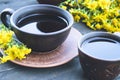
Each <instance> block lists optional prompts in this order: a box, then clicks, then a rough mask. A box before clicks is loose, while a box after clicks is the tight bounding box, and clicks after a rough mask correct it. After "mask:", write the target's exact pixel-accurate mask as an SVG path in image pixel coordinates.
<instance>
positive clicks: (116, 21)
mask: <svg viewBox="0 0 120 80" xmlns="http://www.w3.org/2000/svg"><path fill="white" fill-rule="evenodd" d="M118 23H119V22H118V20H117V19H116V18H114V19H112V24H113V25H114V26H117V24H118Z"/></svg>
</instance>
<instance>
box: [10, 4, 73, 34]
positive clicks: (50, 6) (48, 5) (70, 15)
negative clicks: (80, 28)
mask: <svg viewBox="0 0 120 80" xmlns="http://www.w3.org/2000/svg"><path fill="white" fill-rule="evenodd" d="M41 6H42V7H47V8H55V9H59V10H61V11H64V12H65V13H66V14H68V15H69V18H70V19H71V21H70V23H69V24H68V25H67V27H65V28H63V29H61V30H59V31H55V32H50V33H43V34H35V33H28V32H26V31H23V30H21V29H19V28H18V27H17V25H16V24H15V23H14V22H13V20H14V16H15V15H16V14H17V13H19V12H20V11H22V10H25V9H27V8H31V7H41ZM10 22H11V25H12V27H14V28H15V29H17V30H19V31H21V32H24V33H27V34H32V35H43V36H45V35H46V36H48V35H56V34H59V33H62V32H64V31H67V30H68V29H70V28H71V27H72V25H73V23H74V19H73V16H72V14H70V13H69V12H68V11H66V10H64V9H62V8H59V7H57V6H54V5H50V4H34V5H28V6H24V7H21V8H19V9H17V10H16V11H15V12H14V13H13V14H12V15H11V18H10Z"/></svg>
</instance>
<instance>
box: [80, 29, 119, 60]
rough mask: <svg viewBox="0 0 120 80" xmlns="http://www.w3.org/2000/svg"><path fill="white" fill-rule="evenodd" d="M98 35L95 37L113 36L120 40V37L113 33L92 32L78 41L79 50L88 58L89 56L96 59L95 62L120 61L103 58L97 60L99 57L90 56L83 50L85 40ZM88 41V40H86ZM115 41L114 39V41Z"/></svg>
mask: <svg viewBox="0 0 120 80" xmlns="http://www.w3.org/2000/svg"><path fill="white" fill-rule="evenodd" d="M94 34H96V35H95V36H94V37H97V36H98V35H103V36H106V35H107V36H112V37H116V38H119V39H120V37H119V36H118V35H115V34H112V33H109V32H103V31H94V32H90V33H87V34H85V35H83V36H82V37H81V38H80V40H79V41H78V49H79V50H80V51H81V52H82V53H83V54H84V55H86V56H88V57H89V58H91V59H95V60H99V61H105V62H115V61H120V58H119V59H111V60H110V59H101V58H97V57H94V56H92V55H89V54H87V52H86V51H85V50H83V49H82V47H81V45H82V43H83V42H84V38H87V39H89V38H92V37H88V36H90V35H94ZM85 40H86V39H85ZM113 40H114V39H113Z"/></svg>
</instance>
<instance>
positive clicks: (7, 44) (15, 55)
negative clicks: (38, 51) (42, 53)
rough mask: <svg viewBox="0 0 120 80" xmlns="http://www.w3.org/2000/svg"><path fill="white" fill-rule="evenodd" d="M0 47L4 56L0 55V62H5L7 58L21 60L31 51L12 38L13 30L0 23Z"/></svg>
mask: <svg viewBox="0 0 120 80" xmlns="http://www.w3.org/2000/svg"><path fill="white" fill-rule="evenodd" d="M1 28H2V29H1ZM0 29H1V30H0V48H1V49H2V50H3V51H4V54H5V55H4V56H3V57H0V63H5V62H7V61H8V60H15V59H19V60H22V59H24V58H25V57H26V55H28V54H29V53H30V52H31V49H29V48H27V47H26V46H25V45H23V44H22V43H21V44H20V43H17V42H16V40H14V38H13V34H14V33H13V32H12V31H11V30H8V29H7V28H5V27H4V26H2V27H1V25H0Z"/></svg>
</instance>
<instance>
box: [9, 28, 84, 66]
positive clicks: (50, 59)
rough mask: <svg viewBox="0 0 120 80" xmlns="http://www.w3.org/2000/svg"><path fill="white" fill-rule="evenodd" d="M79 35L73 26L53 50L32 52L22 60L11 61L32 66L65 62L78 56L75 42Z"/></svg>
mask: <svg viewBox="0 0 120 80" xmlns="http://www.w3.org/2000/svg"><path fill="white" fill-rule="evenodd" d="M81 36H82V35H81V34H80V33H79V32H78V31H77V30H76V29H75V28H72V29H71V32H70V34H69V36H68V38H67V39H66V40H65V42H64V43H63V44H62V45H60V46H59V47H58V48H56V49H55V50H52V51H50V52H32V53H31V54H29V55H28V56H27V58H26V59H24V60H22V61H19V60H14V61H11V62H13V63H15V64H18V65H22V66H26V67H33V68H48V67H55V66H59V65H62V64H65V63H67V62H69V61H70V60H72V59H73V58H75V57H76V56H78V50H77V42H78V40H79V39H80V38H81ZM51 46H52V45H51Z"/></svg>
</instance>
